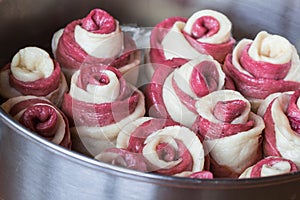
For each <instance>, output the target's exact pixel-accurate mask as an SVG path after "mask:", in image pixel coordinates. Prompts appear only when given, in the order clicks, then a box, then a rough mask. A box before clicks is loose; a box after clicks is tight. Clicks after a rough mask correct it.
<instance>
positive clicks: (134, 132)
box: [116, 117, 205, 175]
mask: <svg viewBox="0 0 300 200" xmlns="http://www.w3.org/2000/svg"><path fill="white" fill-rule="evenodd" d="M116 146H117V147H118V148H122V149H127V150H128V151H131V152H134V153H140V154H141V155H143V157H144V158H145V159H146V160H147V163H148V169H149V170H150V171H151V172H154V173H159V174H165V175H175V174H178V173H181V172H185V171H188V172H199V171H202V170H203V167H204V160H205V159H204V150H203V146H202V143H201V142H200V140H199V138H198V137H197V135H196V134H195V133H194V132H193V131H191V130H190V129H188V128H186V127H183V126H180V125H178V124H176V123H174V122H172V121H170V120H165V119H157V118H151V117H142V118H139V119H137V120H135V121H132V122H131V123H129V124H128V125H126V126H125V127H124V128H123V129H122V130H121V131H120V133H119V136H118V138H117V143H116Z"/></svg>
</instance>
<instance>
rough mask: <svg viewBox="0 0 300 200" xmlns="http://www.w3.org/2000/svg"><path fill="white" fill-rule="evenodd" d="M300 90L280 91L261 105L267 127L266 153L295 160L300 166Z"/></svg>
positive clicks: (265, 135)
mask: <svg viewBox="0 0 300 200" xmlns="http://www.w3.org/2000/svg"><path fill="white" fill-rule="evenodd" d="M299 96H300V91H299V90H296V91H295V92H285V93H278V94H276V95H275V94H274V95H272V96H270V97H268V98H267V99H266V100H265V101H267V102H269V103H266V104H265V103H263V104H262V105H261V107H263V106H264V108H261V107H260V109H259V110H260V111H261V112H260V114H262V115H263V118H264V121H265V124H266V128H265V130H264V144H263V147H264V154H265V155H266V156H279V157H283V158H286V159H289V160H291V161H293V162H294V163H295V164H296V165H297V167H298V168H299V167H300V130H299V124H300V110H299V108H300V103H299V102H300V101H299Z"/></svg>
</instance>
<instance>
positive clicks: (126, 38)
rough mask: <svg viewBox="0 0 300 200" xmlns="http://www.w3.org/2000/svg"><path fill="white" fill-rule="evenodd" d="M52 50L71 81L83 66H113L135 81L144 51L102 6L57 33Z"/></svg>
mask: <svg viewBox="0 0 300 200" xmlns="http://www.w3.org/2000/svg"><path fill="white" fill-rule="evenodd" d="M52 51H53V54H54V55H55V58H56V59H57V60H58V62H60V63H61V66H62V69H63V71H64V73H65V74H66V77H67V80H68V81H69V80H70V78H71V76H72V74H73V73H74V72H75V71H76V70H78V69H80V67H81V66H82V65H93V66H97V65H98V64H100V65H101V64H104V65H112V66H114V67H116V68H118V69H119V70H120V71H121V72H122V73H123V74H127V77H128V79H129V81H131V83H133V84H135V82H136V81H137V80H136V78H137V75H138V65H139V64H140V51H138V50H137V49H136V44H135V42H134V41H133V39H132V38H131V36H130V35H129V34H126V33H124V32H123V31H122V29H121V27H120V25H119V22H118V21H117V20H116V19H114V18H113V17H112V16H111V15H110V14H109V13H107V12H106V11H104V10H101V9H93V10H91V12H90V13H89V14H88V15H87V16H86V17H84V18H83V19H78V20H74V21H72V22H71V23H69V24H68V25H67V26H66V27H65V28H64V29H60V30H59V31H57V32H56V33H55V34H54V35H53V39H52Z"/></svg>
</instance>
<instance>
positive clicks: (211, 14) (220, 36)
mask: <svg viewBox="0 0 300 200" xmlns="http://www.w3.org/2000/svg"><path fill="white" fill-rule="evenodd" d="M231 30H232V24H231V21H230V20H229V19H228V18H227V17H226V16H225V15H224V14H222V13H220V12H218V11H214V10H200V11H198V12H196V13H194V14H193V15H192V16H191V17H190V18H188V19H187V18H183V17H171V18H167V19H165V20H163V21H162V22H160V23H158V24H157V25H156V26H155V27H154V28H153V30H152V31H151V35H150V52H149V54H150V59H149V61H150V63H151V64H152V65H153V67H154V68H152V67H147V73H148V74H149V75H148V76H149V77H151V76H152V74H153V71H154V69H156V68H157V67H159V66H169V67H177V66H178V65H182V64H183V63H185V62H187V61H188V60H191V59H194V58H197V57H198V56H199V55H202V54H207V55H211V56H212V57H213V58H214V59H215V60H217V61H218V62H220V63H223V61H224V60H225V57H226V55H227V54H229V53H231V52H232V50H233V47H234V44H235V40H234V39H233V38H232V36H231Z"/></svg>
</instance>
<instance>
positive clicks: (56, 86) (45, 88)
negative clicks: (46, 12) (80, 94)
mask: <svg viewBox="0 0 300 200" xmlns="http://www.w3.org/2000/svg"><path fill="white" fill-rule="evenodd" d="M67 90H68V86H67V82H66V80H65V76H64V75H63V73H62V72H61V68H60V65H59V63H58V62H56V61H55V60H53V59H52V58H51V57H50V55H49V54H48V53H47V52H46V51H44V50H43V49H40V48H38V47H26V48H23V49H20V50H19V52H18V53H16V54H15V55H14V57H13V59H12V61H11V63H8V64H7V65H6V66H4V67H3V68H2V69H1V70H0V95H1V96H2V97H3V98H4V99H9V98H12V97H17V96H23V95H34V96H40V97H46V98H47V99H49V100H50V101H52V102H53V103H54V104H55V105H57V106H59V105H60V104H61V100H62V97H63V94H64V93H65V92H66V91H67Z"/></svg>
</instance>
